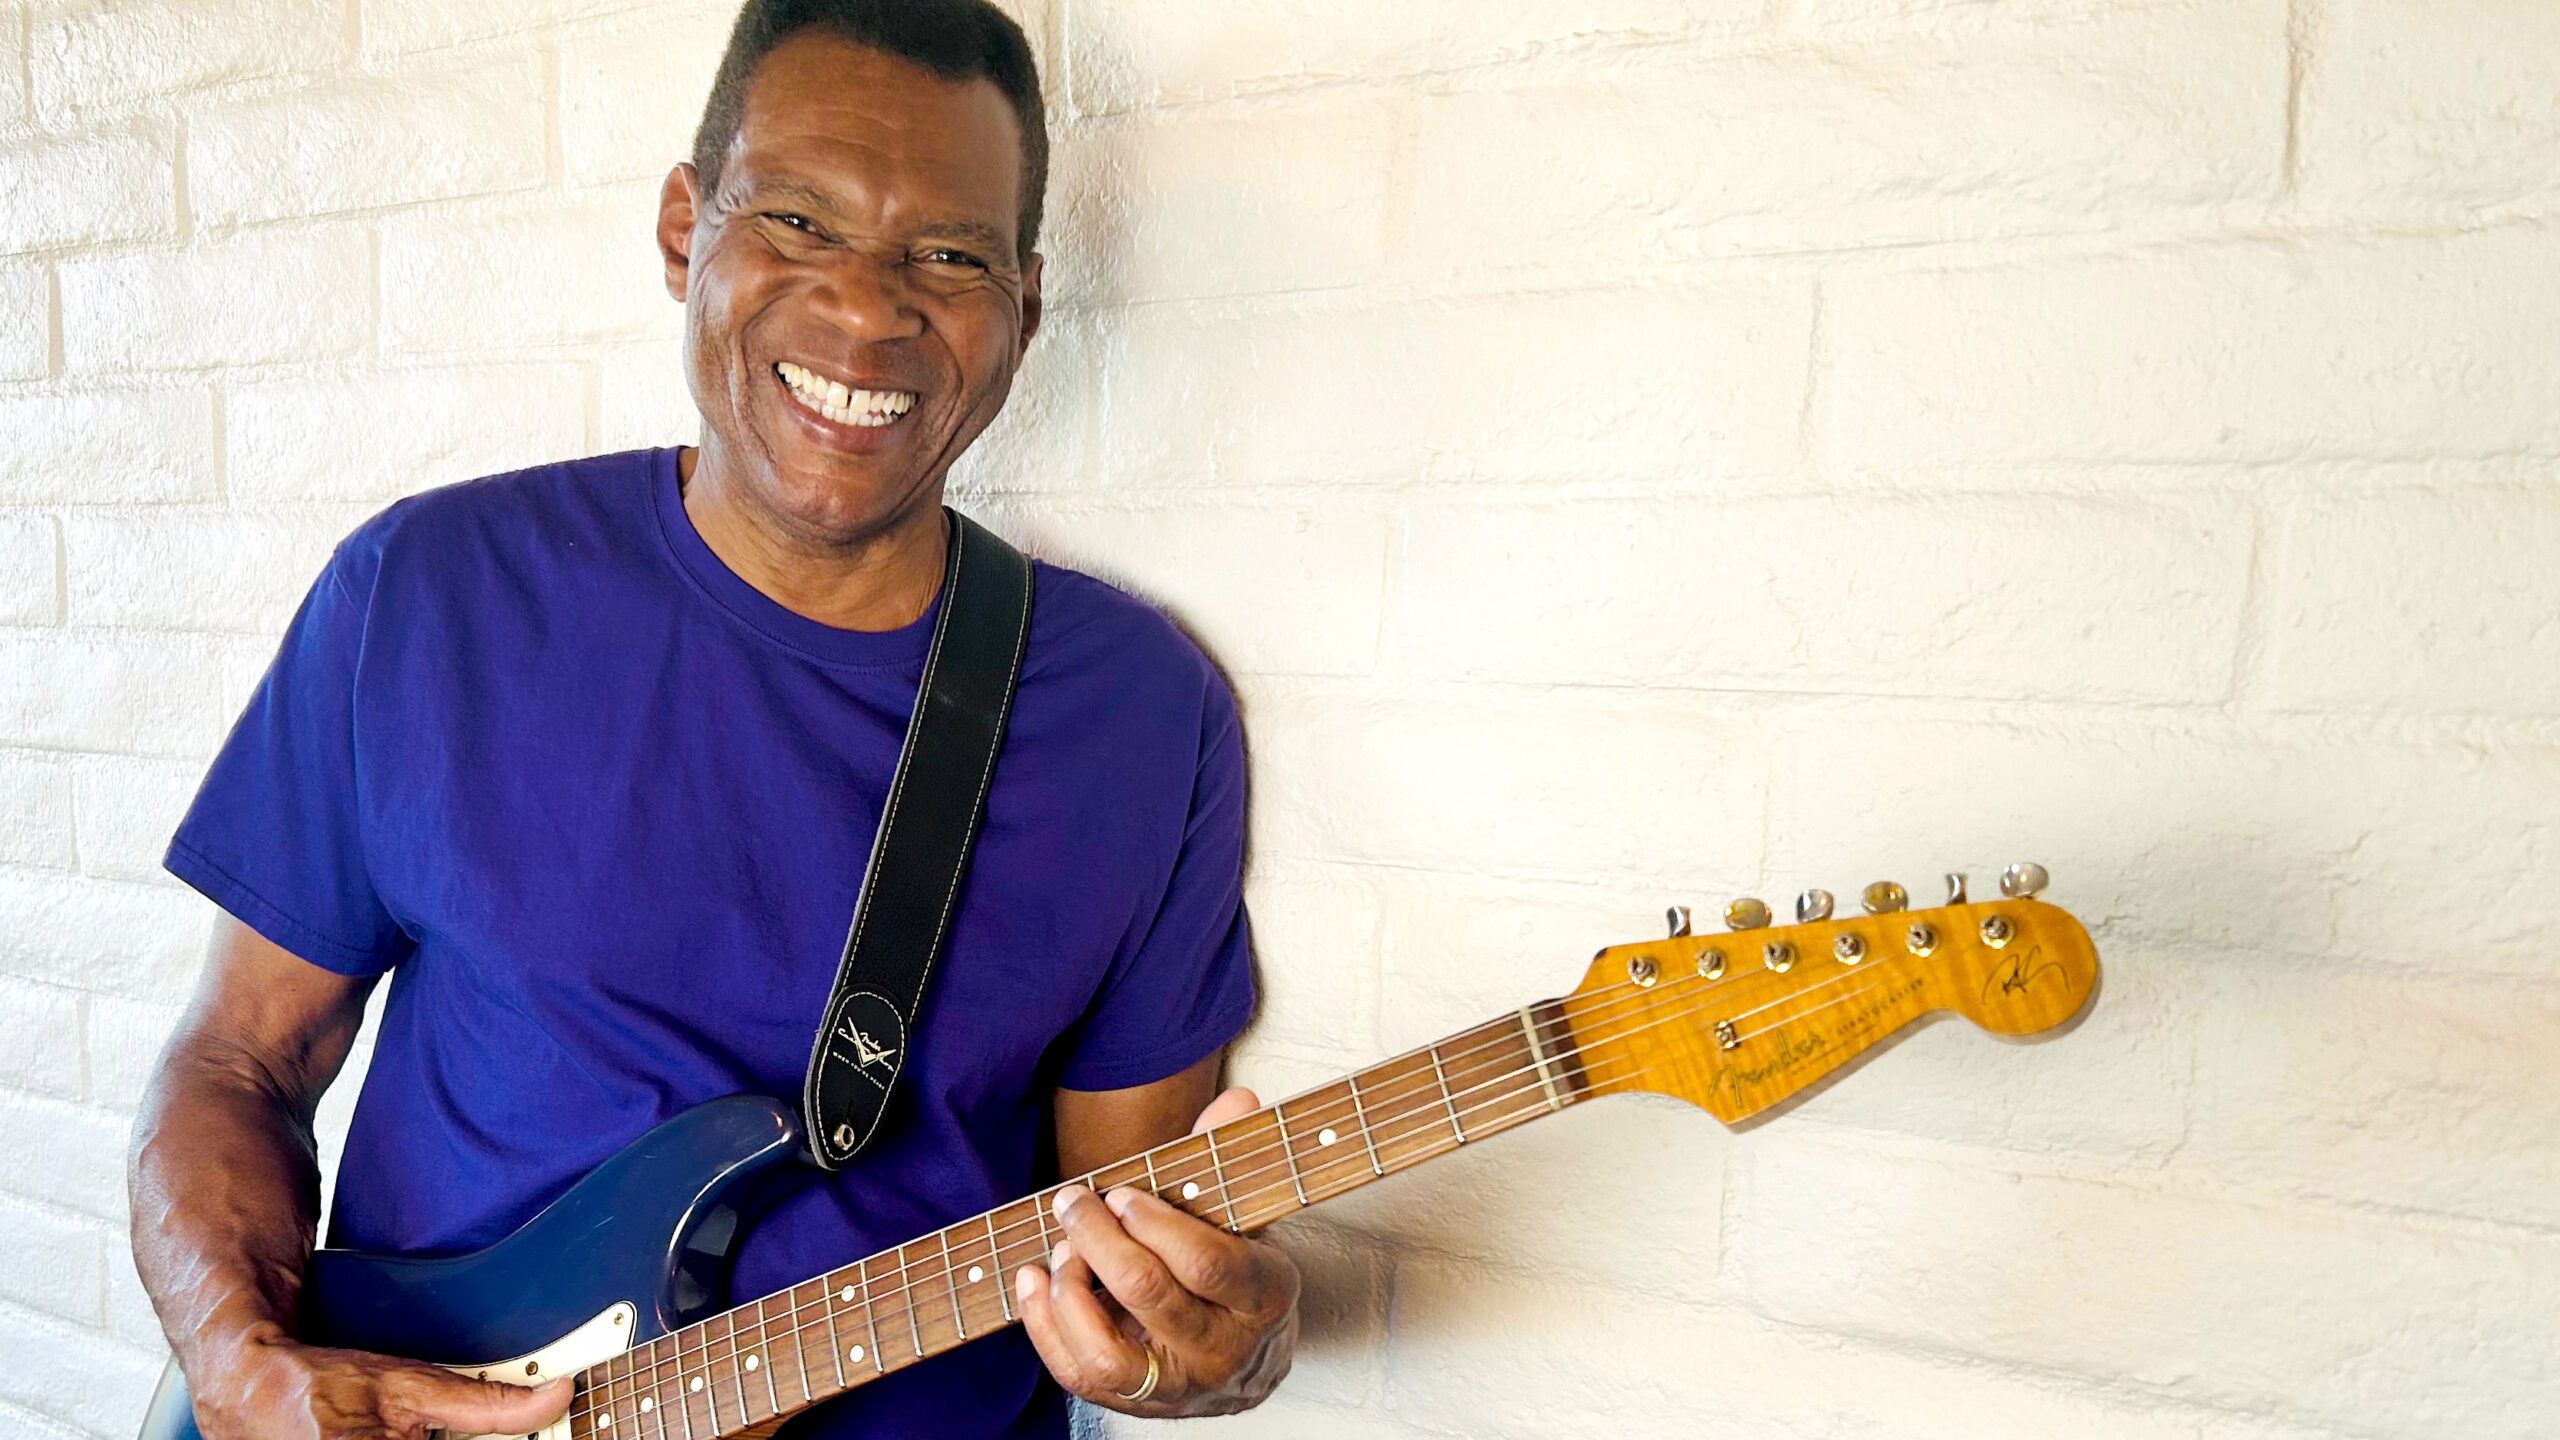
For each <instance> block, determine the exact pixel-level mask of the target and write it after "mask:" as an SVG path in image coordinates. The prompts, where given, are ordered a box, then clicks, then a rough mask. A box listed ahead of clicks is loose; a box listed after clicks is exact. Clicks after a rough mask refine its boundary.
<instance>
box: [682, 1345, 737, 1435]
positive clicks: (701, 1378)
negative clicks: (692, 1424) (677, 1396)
mask: <svg viewBox="0 0 2560 1440" xmlns="http://www.w3.org/2000/svg"><path fill="white" fill-rule="evenodd" d="M711 1379H712V1376H711V1322H710V1321H708V1320H705V1321H703V1322H702V1373H701V1374H699V1375H696V1376H694V1377H693V1378H692V1379H690V1380H688V1381H686V1382H685V1388H686V1389H687V1390H690V1391H692V1392H694V1393H695V1394H698V1395H700V1396H701V1397H702V1403H703V1404H704V1405H705V1406H706V1407H708V1408H709V1410H710V1411H711V1433H712V1434H714V1435H717V1434H719V1433H720V1387H719V1386H717V1385H714V1384H712V1383H711ZM740 1423H742V1424H743V1423H744V1419H743V1417H742V1418H741V1421H740Z"/></svg>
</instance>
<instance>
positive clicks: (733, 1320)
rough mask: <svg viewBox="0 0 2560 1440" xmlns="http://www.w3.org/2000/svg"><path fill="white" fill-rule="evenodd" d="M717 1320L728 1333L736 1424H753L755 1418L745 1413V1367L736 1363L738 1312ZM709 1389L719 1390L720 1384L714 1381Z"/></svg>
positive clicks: (737, 1358) (732, 1312) (730, 1378)
mask: <svg viewBox="0 0 2560 1440" xmlns="http://www.w3.org/2000/svg"><path fill="white" fill-rule="evenodd" d="M719 1319H720V1323H721V1326H722V1328H723V1329H725V1330H727V1331H728V1332H729V1383H730V1384H732V1385H735V1386H737V1387H738V1422H739V1423H740V1424H742V1425H749V1424H753V1423H755V1418H756V1417H755V1416H753V1415H751V1414H749V1413H748V1411H747V1372H746V1367H744V1366H742V1365H740V1364H739V1363H738V1360H739V1355H738V1312H737V1311H735V1310H732V1311H730V1312H729V1313H727V1314H725V1315H722V1316H720V1317H719ZM711 1388H712V1389H714V1390H717V1389H719V1388H720V1382H719V1381H718V1380H717V1379H714V1380H713V1381H712V1382H711Z"/></svg>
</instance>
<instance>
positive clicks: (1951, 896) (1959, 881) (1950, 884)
mask: <svg viewBox="0 0 2560 1440" xmlns="http://www.w3.org/2000/svg"><path fill="white" fill-rule="evenodd" d="M1947 903H1948V904H1950V905H1961V904H1963V903H1964V872H1963V871H1961V870H1950V871H1948V872H1947Z"/></svg>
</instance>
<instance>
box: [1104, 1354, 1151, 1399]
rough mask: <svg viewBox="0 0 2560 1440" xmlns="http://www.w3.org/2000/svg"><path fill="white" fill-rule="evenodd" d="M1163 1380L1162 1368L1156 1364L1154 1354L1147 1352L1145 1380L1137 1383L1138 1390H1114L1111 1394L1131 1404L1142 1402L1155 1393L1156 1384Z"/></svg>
mask: <svg viewBox="0 0 2560 1440" xmlns="http://www.w3.org/2000/svg"><path fill="white" fill-rule="evenodd" d="M1163 1378H1164V1367H1163V1366H1161V1365H1158V1364H1157V1363H1156V1352H1154V1351H1153V1350H1149V1351H1148V1352H1147V1378H1146V1379H1144V1380H1141V1381H1139V1382H1138V1388H1137V1389H1135V1390H1130V1391H1125V1392H1123V1391H1119V1390H1114V1391H1112V1392H1111V1393H1112V1394H1114V1395H1118V1396H1119V1397H1120V1398H1121V1399H1123V1400H1128V1401H1131V1402H1135V1401H1139V1400H1144V1399H1146V1398H1147V1397H1148V1396H1150V1395H1153V1394H1154V1393H1156V1382H1157V1381H1158V1380H1161V1379H1163Z"/></svg>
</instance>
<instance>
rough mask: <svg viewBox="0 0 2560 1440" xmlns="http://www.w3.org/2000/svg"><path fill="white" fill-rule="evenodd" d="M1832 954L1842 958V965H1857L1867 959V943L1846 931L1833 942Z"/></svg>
mask: <svg viewBox="0 0 2560 1440" xmlns="http://www.w3.org/2000/svg"><path fill="white" fill-rule="evenodd" d="M1831 953H1832V954H1834V955H1836V956H1838V957H1840V963H1841V964H1843V965H1855V964H1857V963H1858V962H1859V961H1861V960H1864V959H1866V958H1867V942H1866V941H1864V940H1861V939H1859V938H1858V937H1857V936H1855V935H1851V934H1848V933H1847V932H1845V931H1844V932H1842V934H1841V935H1840V938H1838V939H1836V940H1834V941H1832V942H1831Z"/></svg>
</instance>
